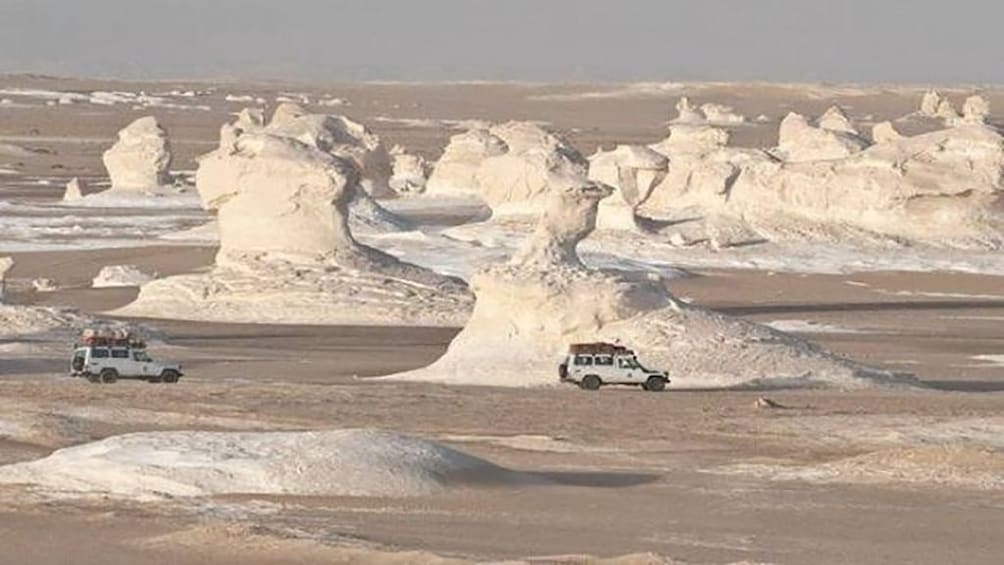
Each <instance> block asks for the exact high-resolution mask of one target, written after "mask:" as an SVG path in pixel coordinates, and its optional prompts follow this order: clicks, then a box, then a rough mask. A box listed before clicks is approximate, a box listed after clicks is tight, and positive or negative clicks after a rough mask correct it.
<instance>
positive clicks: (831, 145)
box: [776, 113, 868, 162]
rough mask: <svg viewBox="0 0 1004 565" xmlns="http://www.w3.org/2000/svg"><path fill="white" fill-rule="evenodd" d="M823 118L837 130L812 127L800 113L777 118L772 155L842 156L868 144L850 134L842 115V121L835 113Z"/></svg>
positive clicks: (793, 158)
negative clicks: (778, 119) (775, 137)
mask: <svg viewBox="0 0 1004 565" xmlns="http://www.w3.org/2000/svg"><path fill="white" fill-rule="evenodd" d="M825 117H826V123H827V124H828V125H830V126H832V127H837V128H839V129H827V128H825V127H813V126H812V125H810V124H809V122H808V121H807V120H806V119H805V117H804V116H802V115H801V114H796V113H790V114H788V115H787V116H786V117H785V118H784V119H783V120H781V127H780V130H779V131H778V144H777V150H776V154H777V155H778V156H780V157H781V158H782V159H784V160H785V161H788V162H801V161H819V160H826V159H843V158H845V157H848V156H850V155H853V154H855V153H857V152H859V151H861V150H862V149H864V148H865V147H866V146H867V145H868V144H867V142H865V141H864V140H863V139H861V138H860V137H858V136H857V134H856V133H852V131H853V128H851V127H850V124H849V122H847V121H846V117H844V119H843V120H841V119H840V118H839V116H838V115H837V114H828V115H826V116H825ZM844 128H847V129H850V130H851V131H847V129H844Z"/></svg>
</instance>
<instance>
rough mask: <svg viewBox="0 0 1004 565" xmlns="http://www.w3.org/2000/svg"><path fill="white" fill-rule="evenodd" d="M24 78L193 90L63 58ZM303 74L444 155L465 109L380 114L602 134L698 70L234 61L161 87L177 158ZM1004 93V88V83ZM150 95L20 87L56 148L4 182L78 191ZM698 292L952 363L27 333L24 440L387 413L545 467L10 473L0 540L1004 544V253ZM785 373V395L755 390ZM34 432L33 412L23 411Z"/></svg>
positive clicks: (116, 548) (174, 251) (188, 252)
mask: <svg viewBox="0 0 1004 565" xmlns="http://www.w3.org/2000/svg"><path fill="white" fill-rule="evenodd" d="M0 85H2V86H3V87H5V88H6V87H13V86H17V87H21V88H27V87H32V88H49V89H79V90H85V89H97V88H105V89H128V90H130V91H136V90H141V89H146V90H149V91H151V92H153V91H160V90H170V89H174V88H187V87H193V86H191V85H174V84H170V85H169V84H146V85H136V84H109V83H94V82H90V81H69V80H56V79H48V78H42V77H36V78H25V77H12V78H6V79H3V80H0ZM197 87H199V85H196V86H194V87H193V88H197ZM291 90H292V91H296V92H301V91H302V92H306V93H309V94H310V95H311V96H312V97H315V98H316V97H317V96H318V94H320V93H324V94H330V95H332V96H338V97H343V98H346V99H347V100H349V101H350V102H351V105H350V106H346V107H344V108H338V109H336V110H335V111H339V112H341V111H344V112H345V113H347V114H349V115H351V116H354V117H357V118H360V119H363V121H366V122H367V123H370V124H371V125H372V126H373V128H374V129H375V130H376V131H378V132H379V133H380V134H381V135H382V136H384V138H385V139H386V140H388V141H389V142H390V143H391V144H393V143H402V144H405V145H406V146H408V147H409V148H412V149H415V150H418V151H421V152H423V153H426V154H428V155H429V156H432V157H434V156H436V155H437V154H438V152H439V151H440V150H441V148H442V145H443V143H444V142H445V140H446V138H447V137H448V136H449V135H450V133H452V131H451V130H449V129H448V128H445V127H405V126H402V125H399V124H398V125H395V124H393V123H390V122H385V121H384V122H381V121H373V118H374V117H377V116H388V117H391V118H415V117H425V118H437V119H471V118H479V119H492V120H499V119H539V120H546V121H549V122H551V123H553V124H554V125H555V126H556V127H558V128H560V129H562V130H564V131H565V132H566V133H568V134H569V135H570V136H571V138H572V139H573V141H574V142H575V143H576V144H577V145H578V146H579V147H580V148H581V149H583V150H584V151H586V152H591V151H592V149H594V148H595V146H596V145H597V144H600V143H612V142H613V141H615V140H618V141H621V142H633V141H651V140H654V139H657V138H658V137H660V136H661V135H662V134H663V131H664V126H663V124H662V121H663V120H665V119H666V118H668V117H670V116H669V113H670V112H671V106H672V102H673V101H674V100H675V98H676V96H678V95H679V93H680V92H679V91H667V92H661V91H660V92H659V93H657V94H650V93H646V92H647V91H645V90H641V91H640V92H641V94H638V91H634V93H632V94H629V95H628V96H627V98H624V97H623V96H613V97H611V92H613V93H614V94H616V93H617V91H618V87H617V86H613V85H611V86H602V87H593V86H565V87H554V86H538V85H450V86H407V85H331V86H326V87H318V86H315V87H310V88H307V87H301V86H295V85H220V86H218V88H217V90H216V91H215V92H214V93H213V94H212V95H209V96H208V100H209V101H210V102H211V105H212V108H213V109H212V110H211V111H208V112H202V111H198V112H197V111H191V110H188V111H182V110H178V111H160V110H158V111H156V112H155V113H157V115H158V117H161V118H162V119H163V121H164V123H165V124H166V125H167V127H168V129H169V130H170V131H171V133H172V141H173V143H174V145H175V147H176V148H177V150H178V164H177V165H176V168H179V169H189V168H193V167H194V164H193V163H192V161H191V159H192V158H193V157H194V155H196V154H198V153H200V152H202V151H205V150H206V149H208V148H209V147H211V146H212V144H213V143H215V138H216V135H217V131H218V126H219V124H220V123H221V122H222V121H223V120H224V119H225V114H226V113H227V112H229V111H234V110H237V109H239V108H240V107H241V106H243V104H239V103H228V104H222V103H221V101H222V98H223V96H224V95H225V94H226V93H250V92H255V93H261V95H263V96H265V97H266V98H269V99H272V98H274V97H275V96H277V95H279V93H281V92H288V91H291ZM686 92H687V94H690V95H691V96H692V97H693V98H695V100H696V101H699V102H703V101H714V102H720V103H727V104H731V105H734V106H736V107H737V109H738V110H739V111H741V112H743V113H746V114H747V115H749V116H750V117H753V116H756V115H757V114H759V113H766V114H767V115H768V116H770V117H771V118H778V117H780V116H782V115H783V113H784V112H786V111H787V110H788V109H789V108H795V109H798V110H801V111H806V112H818V111H821V110H823V109H825V107H826V106H828V105H829V104H830V103H832V102H833V101H840V102H841V103H843V104H844V105H845V106H847V107H848V108H849V110H850V111H851V113H852V114H855V115H856V116H857V117H859V118H861V117H863V116H866V115H869V114H871V115H873V118H874V119H886V118H888V117H895V116H898V115H902V114H903V113H906V112H908V111H911V110H912V109H913V108H914V107H915V105H916V102H917V100H918V99H919V93H920V92H921V90H920V89H914V90H908V91H895V92H891V91H885V90H884V89H876V90H868V91H862V90H859V89H853V88H836V87H833V88H830V87H827V88H820V89H819V90H818V91H816V90H812V89H806V88H802V89H799V90H795V89H793V88H789V87H782V86H747V87H742V88H729V87H725V86H722V85H701V86H692V87H689V88H688V89H687V90H686ZM962 92H968V90H967V89H962V90H959V91H958V92H956V93H953V96H959V95H961V93H962ZM583 93H586V94H587V96H585V97H583V96H582V95H583ZM2 97H3V96H0V98H2ZM991 98H992V99H993V101H994V103H995V104H996V105H997V106H998V107H1004V98H1002V97H1001V94H1000V93H999V92H997V91H992V92H991ZM625 107H627V108H628V109H629V110H630V111H626V110H625ZM144 113H147V112H144V111H134V110H131V109H129V108H127V107H126V108H124V107H121V106H114V107H108V108H104V107H98V108H94V107H91V106H89V105H88V106H68V107H63V106H54V107H44V106H40V107H37V108H18V109H0V141H4V140H16V142H17V143H19V144H21V145H28V146H32V147H39V148H43V149H45V150H46V151H48V152H47V153H43V154H39V155H36V156H32V157H30V158H25V159H20V160H19V159H9V158H4V159H3V160H2V161H5V162H6V161H10V163H8V164H10V165H11V166H13V167H14V168H16V169H17V170H18V171H19V172H20V173H21V174H20V175H18V176H15V177H12V178H0V199H3V200H17V201H20V202H29V203H30V202H47V201H51V200H53V199H55V198H57V197H58V195H59V194H60V193H61V191H62V189H61V187H59V186H56V185H54V184H53V185H45V184H37V182H36V179H37V178H41V177H45V178H52V179H55V180H54V181H53V182H56V181H59V180H64V179H65V178H66V177H69V176H73V175H84V176H88V177H89V178H95V179H99V178H100V176H101V175H102V172H101V169H100V163H99V161H98V159H99V155H100V152H101V151H102V150H103V149H104V148H106V147H107V145H108V144H109V142H110V140H111V138H112V137H113V136H114V133H115V131H117V129H119V128H120V127H121V126H122V125H124V124H125V123H126V122H128V121H129V120H130V119H132V118H134V117H138V116H139V115H142V114H144ZM71 118H72V119H71ZM775 130H776V121H775V122H774V123H772V124H766V125H763V126H760V125H751V126H746V127H744V128H739V130H737V139H738V141H739V142H740V143H744V144H754V143H761V141H762V138H765V137H766V136H770V135H773V132H774V131H775ZM26 140H27V141H26ZM767 143H769V142H767ZM214 253H215V249H213V248H212V247H188V246H154V247H144V248H129V247H126V248H119V249H95V250H87V251H79V250H77V251H46V252H22V253H14V254H12V255H13V256H14V257H15V260H16V266H15V269H14V271H13V272H12V273H11V277H12V278H13V283H14V284H13V285H12V287H13V290H14V296H13V298H14V300H16V301H18V302H20V303H30V304H39V305H58V306H71V307H75V308H79V309H81V310H82V311H85V312H92V313H99V312H102V311H105V310H108V309H112V308H115V307H117V306H120V305H123V304H125V303H127V302H129V301H130V300H131V299H132V298H133V297H134V296H135V293H136V289H130V288H119V289H91V288H88V282H89V281H90V280H91V278H92V277H93V276H94V275H95V274H96V273H97V271H98V270H99V269H100V267H101V266H102V265H107V264H123V263H128V264H135V265H138V266H140V267H142V268H144V269H147V270H150V271H157V272H158V273H160V274H161V275H171V274H177V273H185V272H192V271H195V270H198V269H200V268H202V267H204V266H206V265H208V264H210V263H211V261H212V257H213V255H214ZM38 277H46V278H51V279H53V280H54V281H55V282H56V283H57V286H58V287H59V288H60V290H58V291H55V292H45V293H39V292H32V291H30V290H28V289H27V288H26V287H27V285H26V284H25V283H26V282H27V281H30V280H31V279H34V278H38ZM673 291H674V292H675V293H676V294H677V295H678V296H681V297H684V298H686V299H688V300H692V301H693V302H695V303H698V304H701V305H705V306H709V307H713V308H717V309H720V310H723V311H725V312H729V313H731V314H735V315H740V316H745V317H748V318H750V319H753V320H756V321H760V322H770V323H778V324H785V323H786V324H788V327H796V328H798V331H799V332H801V333H802V334H803V335H805V336H807V337H810V338H811V339H813V340H815V341H818V342H820V343H821V344H823V345H825V346H826V347H828V348H831V349H833V350H836V351H838V352H841V353H846V354H848V355H850V356H853V357H856V358H859V359H862V360H866V361H868V362H870V363H873V364H877V365H881V366H884V367H888V368H891V369H893V370H896V371H901V372H909V373H912V374H914V375H916V376H917V377H918V379H920V381H922V382H923V383H924V384H926V385H928V386H927V387H923V388H920V387H918V388H915V389H897V390H874V391H857V392H842V391H822V390H820V391H766V392H765V391H689V392H680V391H672V390H670V391H668V392H666V393H663V394H649V393H643V392H641V391H637V390H632V389H610V390H603V391H601V392H599V393H587V392H583V391H579V390H577V389H574V388H571V387H555V388H548V389H539V390H522V389H504V388H488V387H443V386H436V385H417V384H400V383H393V382H386V381H378V380H373V379H371V378H370V377H374V376H378V375H384V374H388V373H393V372H397V371H401V370H406V369H410V368H415V367H420V366H423V365H425V364H427V363H429V362H431V361H432V360H434V359H435V358H437V356H438V355H440V354H441V353H442V352H443V351H444V349H445V347H446V345H447V344H448V343H449V341H450V339H451V338H452V337H453V335H454V334H455V333H456V331H457V329H455V328H439V329H432V328H394V327H383V328H372V327H369V328H364V327H330V326H329V327H323V326H270V325H242V324H211V323H194V322H183V321H164V320H157V321H154V320H137V322H139V323H142V324H145V325H146V326H148V327H150V328H151V329H152V330H153V331H155V333H156V334H157V336H158V337H157V340H158V341H157V347H156V350H155V351H153V353H154V354H156V355H160V356H162V357H165V358H170V359H173V360H178V361H181V362H182V363H183V364H184V366H185V370H186V373H187V376H186V377H184V378H183V379H182V382H181V383H179V384H177V385H153V384H147V383H143V382H135V381H121V382H119V383H117V384H116V385H114V386H97V385H91V384H88V383H85V382H82V381H80V380H78V379H70V378H67V377H65V376H64V370H65V364H66V360H65V359H64V358H63V356H62V354H59V355H51V356H50V355H37V354H34V353H33V352H31V351H28V352H25V353H24V354H23V355H22V354H17V353H15V354H5V355H3V356H2V357H0V463H11V462H17V461H27V460H33V459H37V458H39V457H41V456H44V455H46V454H48V453H50V452H52V451H53V450H55V449H58V448H60V447H66V446H70V445H77V444H80V443H83V442H86V441H91V440H96V439H100V438H104V437H108V436H111V435H116V434H122V433H129V432H135V431H148V430H286V429H297V430H299V429H332V428H347V427H351V428H355V427H374V428H383V429H389V430H397V431H401V432H405V433H409V434H413V435H416V436H419V437H422V438H426V439H430V440H437V441H442V442H444V443H446V444H448V445H450V446H453V447H456V448H458V449H462V450H464V451H467V452H469V453H472V454H474V455H478V456H480V457H484V458H487V459H489V460H491V461H493V462H495V463H497V464H499V465H502V466H504V467H507V468H510V469H514V470H519V471H524V472H527V473H530V474H532V475H534V476H537V477H538V478H540V479H541V480H540V481H538V482H537V483H535V484H533V485H523V486H512V485H510V486H502V485H498V486H481V487H470V488H463V489H456V490H451V491H449V492H447V493H445V494H442V495H436V496H424V497H418V498H399V499H392V498H386V499H385V498H352V497H339V498H323V497H289V496H228V497H211V498H207V499H196V500H187V499H175V500H170V501H165V502H162V503H159V504H138V503H128V502H123V501H117V500H113V499H109V498H104V497H92V498H86V499H66V498H53V497H50V496H47V495H44V494H43V493H38V492H33V491H31V490H30V489H26V488H24V487H19V486H5V487H0V504H2V505H3V510H2V512H0V548H2V551H0V563H68V562H73V563H83V564H89V563H95V564H97V563H103V564H105V563H123V564H124V563H250V564H259V563H261V564H265V563H318V562H331V563H358V562H374V563H429V562H435V560H437V559H440V558H444V559H447V558H449V559H453V558H456V559H460V560H464V561H467V560H474V561H478V560H499V559H517V558H521V559H526V558H534V557H536V558H539V559H540V560H541V561H543V562H570V561H574V558H573V557H571V556H573V555H591V556H597V557H614V556H624V555H629V554H639V553H641V554H643V555H635V556H634V557H631V558H625V559H622V560H621V561H619V562H621V563H647V562H661V560H662V559H665V560H669V559H673V560H678V561H682V562H696V563H729V562H737V561H748V562H774V563H903V562H909V563H999V561H1000V555H1002V554H1004V540H1001V539H1000V536H999V531H1000V529H1001V527H1002V526H1004V495H1002V493H1004V487H1002V486H1001V483H995V482H994V481H996V480H1002V478H1004V470H1001V469H1000V468H999V467H998V466H997V465H999V463H1000V459H1001V457H1004V456H1002V455H1001V452H1000V450H1001V449H1004V440H1002V439H1001V438H1004V418H1002V414H1004V364H1001V363H995V362H993V361H992V360H988V358H986V357H981V356H992V355H998V356H999V355H1004V280H1002V277H995V276H989V275H979V274H966V273H942V272H934V273H902V272H871V273H853V274H842V275H819V274H792V273H772V272H764V271H736V270H732V271H723V270H709V271H700V272H695V273H694V276H692V277H689V278H681V279H677V280H674V281H673ZM792 324H794V326H793V325H792ZM4 345H6V344H5V343H2V342H0V347H2V346H4ZM68 345H69V344H67V346H68ZM760 396H769V397H770V398H771V399H772V400H774V401H775V402H776V403H778V404H779V405H780V407H779V408H775V409H760V408H756V407H755V401H756V399H757V398H758V397H760ZM4 425H6V426H7V427H6V428H5V427H4ZM9 429H14V430H17V431H16V432H3V431H2V430H9ZM945 446H949V447H951V448H952V449H958V450H961V451H959V452H956V451H949V452H945V451H943V450H942V448H944V447H945ZM986 453H989V454H990V455H988V456H986V457H984V454H986ZM862 457H865V459H862ZM869 457H870V458H869ZM827 466H828V467H827ZM821 469H823V470H826V472H823V471H821ZM834 469H835V470H834ZM935 471H937V472H935ZM437 556H438V557H437ZM579 560H580V561H583V560H585V561H587V562H594V561H595V559H593V560H591V561H590V560H586V559H585V558H581V559H579Z"/></svg>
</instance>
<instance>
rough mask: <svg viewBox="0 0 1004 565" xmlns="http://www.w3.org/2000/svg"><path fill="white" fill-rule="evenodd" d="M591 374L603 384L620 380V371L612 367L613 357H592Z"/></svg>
mask: <svg viewBox="0 0 1004 565" xmlns="http://www.w3.org/2000/svg"><path fill="white" fill-rule="evenodd" d="M593 368H594V369H595V370H594V371H593V372H594V373H596V374H597V375H598V376H599V377H600V379H601V380H602V381H603V382H605V383H612V382H619V381H620V380H621V379H622V375H621V374H620V371H619V370H617V367H616V366H615V365H614V356H613V355H596V356H594V357H593Z"/></svg>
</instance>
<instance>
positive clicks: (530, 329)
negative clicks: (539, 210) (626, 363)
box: [390, 177, 889, 388]
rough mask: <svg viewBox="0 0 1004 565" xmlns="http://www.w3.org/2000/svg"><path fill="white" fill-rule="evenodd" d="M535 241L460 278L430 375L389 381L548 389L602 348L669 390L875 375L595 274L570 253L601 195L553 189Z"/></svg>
mask: <svg viewBox="0 0 1004 565" xmlns="http://www.w3.org/2000/svg"><path fill="white" fill-rule="evenodd" d="M552 181H553V182H554V183H555V184H554V186H553V187H552V190H550V191H549V203H548V205H547V207H546V210H545V212H544V214H543V215H542V217H541V218H540V221H539V223H538V225H537V229H536V231H535V232H534V233H533V235H531V236H530V238H529V239H528V241H527V243H526V245H525V246H524V247H523V249H521V250H520V251H519V252H518V253H517V254H516V255H515V256H514V257H513V258H512V260H511V261H510V262H509V263H508V264H503V265H495V266H492V267H488V268H487V269H485V270H483V271H481V272H479V273H478V274H476V275H475V276H474V277H473V278H472V281H471V282H472V286H473V288H474V292H475V294H476V295H477V302H476V305H475V308H474V313H473V314H472V316H471V319H470V321H469V322H468V323H467V325H466V326H465V327H464V329H463V331H461V332H460V334H458V335H457V337H456V338H455V339H454V340H453V342H452V343H451V344H450V346H449V348H448V349H447V352H446V353H445V354H444V355H443V357H441V358H440V359H439V360H437V361H436V362H435V363H433V364H432V365H431V366H429V367H426V368H424V369H419V370H416V371H411V372H407V373H402V374H398V375H393V376H391V377H390V378H392V379H403V380H417V381H434V382H447V383H458V384H459V383H464V384H481V385H496V386H541V385H554V384H556V381H557V379H556V377H555V375H554V367H555V366H556V364H557V363H558V362H559V360H560V359H561V357H562V355H563V354H564V353H565V352H566V351H567V349H568V345H569V344H570V343H575V342H594V341H611V342H619V343H622V344H624V345H626V346H628V347H632V348H634V349H636V350H637V351H638V353H639V356H640V360H641V362H642V363H644V364H646V365H647V366H651V367H653V368H655V367H658V368H660V369H664V370H667V371H669V375H670V378H671V379H672V384H671V386H673V387H678V388H692V387H701V388H703V387H730V386H740V385H752V384H762V385H765V386H769V385H772V384H784V385H788V386H797V385H820V384H829V385H835V386H842V387H853V386H867V385H869V384H872V383H875V382H876V381H877V380H882V379H887V378H888V377H889V376H888V375H887V374H886V373H882V372H878V371H872V370H870V369H867V368H865V367H863V366H861V365H858V364H856V363H853V362H851V361H847V360H845V359H842V358H839V357H836V356H834V355H831V354H829V353H826V352H825V351H823V350H821V349H820V348H818V347H816V346H814V345H812V344H810V343H808V342H805V341H803V340H801V339H798V338H795V337H793V336H790V335H787V334H783V333H781V332H778V331H776V330H773V329H771V328H769V327H766V326H761V325H757V324H753V323H751V322H746V321H744V320H739V319H733V318H729V317H727V316H723V315H720V314H717V313H714V312H710V311H708V310H704V309H701V308H696V307H692V306H688V305H685V304H681V303H678V302H677V301H676V300H674V299H673V297H672V296H671V295H670V294H669V292H668V291H667V290H666V287H665V284H664V282H663V281H662V280H660V279H658V278H652V277H639V276H632V275H630V274H627V273H619V272H601V271H596V270H592V269H589V268H588V267H586V266H584V265H583V264H582V261H581V260H579V257H578V255H577V253H576V245H577V244H578V243H579V242H580V241H581V240H582V239H583V238H585V237H586V236H588V235H589V233H590V232H592V231H593V229H594V228H595V222H596V215H597V205H598V203H599V201H600V200H601V199H602V198H605V197H607V196H609V195H610V194H611V192H612V190H611V189H610V188H609V187H606V186H603V185H601V184H598V183H595V182H592V181H583V180H577V179H574V178H568V177H563V178H555V179H552Z"/></svg>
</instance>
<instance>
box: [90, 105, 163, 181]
mask: <svg viewBox="0 0 1004 565" xmlns="http://www.w3.org/2000/svg"><path fill="white" fill-rule="evenodd" d="M102 160H103V161H104V164H105V168H106V169H107V170H108V175H109V176H110V177H111V182H112V188H111V189H112V190H123V191H133V192H150V191H155V190H157V189H158V188H161V187H163V186H166V185H169V184H170V183H171V178H170V175H169V174H168V170H169V168H170V166H171V147H170V144H169V143H168V139H167V132H166V131H164V128H162V127H161V126H160V124H159V123H157V118H154V117H153V116H146V117H143V118H139V119H138V120H136V121H134V122H133V123H131V124H129V125H128V126H126V127H125V128H124V129H123V130H122V131H120V132H119V136H118V141H117V142H116V143H115V145H113V146H112V147H111V149H109V150H108V151H105V153H104V155H103V156H102Z"/></svg>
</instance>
